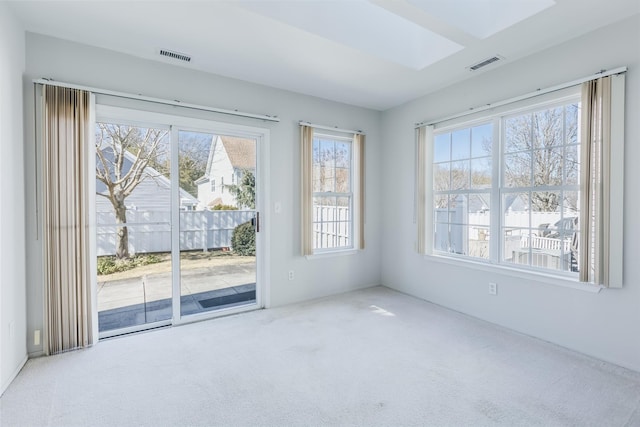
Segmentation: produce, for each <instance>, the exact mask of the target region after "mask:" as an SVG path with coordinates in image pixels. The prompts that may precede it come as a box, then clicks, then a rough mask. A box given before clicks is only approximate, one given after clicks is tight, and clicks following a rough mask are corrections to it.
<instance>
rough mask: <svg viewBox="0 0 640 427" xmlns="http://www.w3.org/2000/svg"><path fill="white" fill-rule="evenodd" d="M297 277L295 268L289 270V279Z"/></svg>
mask: <svg viewBox="0 0 640 427" xmlns="http://www.w3.org/2000/svg"><path fill="white" fill-rule="evenodd" d="M294 278H295V274H294V272H293V270H289V280H293V279H294Z"/></svg>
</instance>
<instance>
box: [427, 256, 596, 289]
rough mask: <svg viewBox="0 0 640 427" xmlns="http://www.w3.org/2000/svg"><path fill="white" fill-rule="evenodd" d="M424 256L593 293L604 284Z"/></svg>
mask: <svg viewBox="0 0 640 427" xmlns="http://www.w3.org/2000/svg"><path fill="white" fill-rule="evenodd" d="M424 257H425V258H426V259H428V260H430V261H435V262H440V263H443V264H451V265H455V266H458V267H466V268H471V269H476V270H482V271H489V272H493V273H500V274H505V275H508V276H512V277H518V278H521V279H527V280H535V281H537V282H543V283H547V284H550V285H555V286H562V287H565V288H571V289H576V290H579V291H583V292H589V293H594V294H597V293H599V292H600V291H601V290H602V289H603V288H604V286H600V285H590V284H585V283H581V282H578V280H577V279H573V278H570V277H559V276H557V275H554V274H551V273H545V272H538V271H525V270H521V269H518V268H512V267H509V266H506V265H497V264H490V263H485V262H479V261H472V260H468V259H454V258H449V257H446V256H442V255H437V254H431V255H425V256H424Z"/></svg>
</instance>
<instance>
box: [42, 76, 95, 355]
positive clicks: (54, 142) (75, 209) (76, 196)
mask: <svg viewBox="0 0 640 427" xmlns="http://www.w3.org/2000/svg"><path fill="white" fill-rule="evenodd" d="M89 108H90V94H89V92H86V91H82V90H76V89H68V88H62V87H52V86H47V85H45V86H44V88H43V127H44V128H43V141H42V155H43V158H42V165H43V211H44V214H43V216H44V231H43V243H44V285H45V321H46V332H47V333H46V337H45V338H46V345H45V352H46V353H47V354H55V353H59V352H62V351H66V350H71V349H74V348H79V347H86V346H89V345H92V344H93V336H92V330H93V328H92V316H91V292H90V286H91V285H90V284H91V280H90V279H91V278H90V270H89V264H90V263H89V250H88V249H89V247H88V246H89V227H88V225H89V218H88V216H89V215H88V203H87V200H88V196H89V194H88V188H87V186H88V175H89V174H88V170H87V161H86V160H87V150H88V148H89V147H88V141H89V138H90V132H91V129H90V118H89V117H90V116H89Z"/></svg>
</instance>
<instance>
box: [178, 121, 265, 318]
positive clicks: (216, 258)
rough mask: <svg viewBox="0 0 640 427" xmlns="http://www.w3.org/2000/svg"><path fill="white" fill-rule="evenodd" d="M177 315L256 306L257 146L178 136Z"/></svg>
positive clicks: (248, 141)
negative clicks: (178, 226)
mask: <svg viewBox="0 0 640 427" xmlns="http://www.w3.org/2000/svg"><path fill="white" fill-rule="evenodd" d="M178 166H179V172H178V173H179V176H180V195H179V198H180V211H179V212H180V214H179V216H180V220H179V223H180V243H179V245H180V313H181V315H182V316H188V315H193V314H198V313H202V312H207V311H212V310H219V309H222V308H230V307H236V306H240V305H245V304H251V303H255V302H256V245H255V230H256V224H255V219H254V218H255V217H256V211H255V206H256V201H255V188H256V187H255V173H256V140H255V139H253V138H246V137H238V136H230V135H221V134H216V133H208V132H207V133H204V132H194V131H188V130H180V131H179V132H178Z"/></svg>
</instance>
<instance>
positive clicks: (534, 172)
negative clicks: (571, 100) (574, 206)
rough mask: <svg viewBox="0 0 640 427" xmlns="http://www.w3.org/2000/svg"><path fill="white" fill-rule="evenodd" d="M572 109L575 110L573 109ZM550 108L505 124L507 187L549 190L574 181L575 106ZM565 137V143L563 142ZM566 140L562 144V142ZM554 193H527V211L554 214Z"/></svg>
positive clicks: (556, 204)
mask: <svg viewBox="0 0 640 427" xmlns="http://www.w3.org/2000/svg"><path fill="white" fill-rule="evenodd" d="M573 107H575V108H573ZM566 112H567V115H566V116H565V114H564V112H563V108H561V107H559V108H552V109H548V110H543V111H539V112H536V113H533V114H530V115H529V114H527V115H522V116H518V117H514V118H511V119H509V120H507V122H506V134H507V144H506V153H505V171H504V173H505V181H506V185H507V186H509V187H543V186H545V187H553V186H558V187H559V186H562V185H564V184H567V183H570V184H572V183H574V181H575V182H577V176H578V173H579V164H578V152H577V146H573V145H569V146H567V145H566V143H576V142H577V132H578V129H577V116H575V119H573V115H575V114H576V112H577V106H569V107H568V108H567V110H566ZM565 135H566V140H565ZM565 141H566V142H565ZM560 203H561V200H560V198H559V193H558V192H557V191H548V190H544V189H541V190H540V191H534V192H532V193H531V200H530V204H531V209H532V210H535V211H539V212H555V211H556V210H557V209H558V207H559V205H560Z"/></svg>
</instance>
